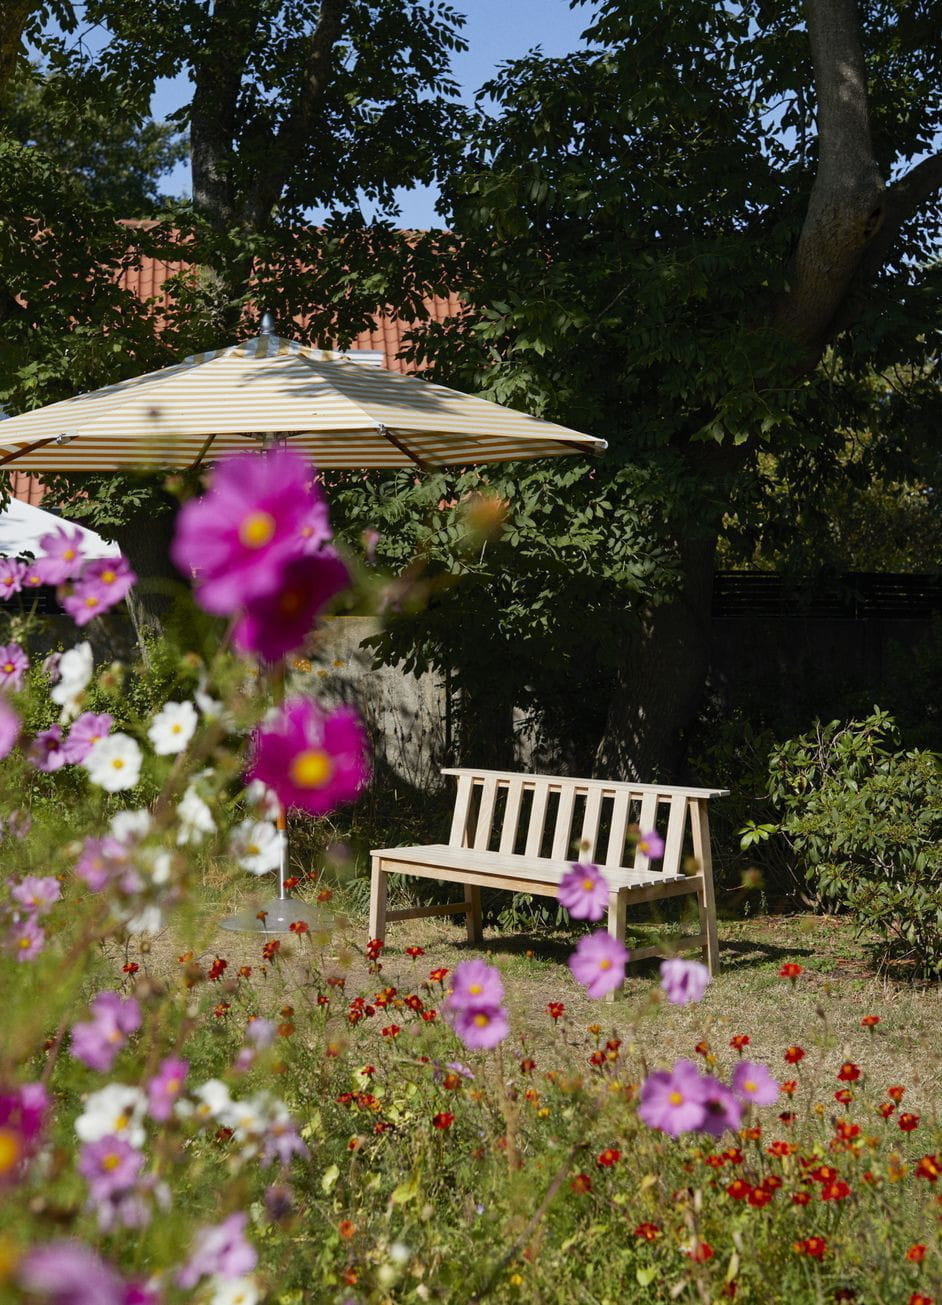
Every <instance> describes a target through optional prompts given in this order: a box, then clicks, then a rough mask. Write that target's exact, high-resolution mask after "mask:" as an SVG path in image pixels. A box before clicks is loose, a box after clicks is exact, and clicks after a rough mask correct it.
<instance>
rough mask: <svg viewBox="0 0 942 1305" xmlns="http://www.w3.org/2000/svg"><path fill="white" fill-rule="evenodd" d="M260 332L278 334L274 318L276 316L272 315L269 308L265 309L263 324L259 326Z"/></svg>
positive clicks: (262, 333)
mask: <svg viewBox="0 0 942 1305" xmlns="http://www.w3.org/2000/svg"><path fill="white" fill-rule="evenodd" d="M258 333H259V335H276V334H277V332H276V330H275V319H274V317H272V315H271V313H270V312H268V310H267V309H266V310H265V312H264V313H262V324H261V326H260V327H259V331H258Z"/></svg>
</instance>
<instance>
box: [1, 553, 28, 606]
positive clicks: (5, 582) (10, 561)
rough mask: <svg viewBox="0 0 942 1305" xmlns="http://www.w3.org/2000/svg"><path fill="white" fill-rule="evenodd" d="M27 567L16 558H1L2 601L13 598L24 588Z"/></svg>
mask: <svg viewBox="0 0 942 1305" xmlns="http://www.w3.org/2000/svg"><path fill="white" fill-rule="evenodd" d="M25 570H26V567H25V566H24V565H23V563H22V562H17V560H16V558H14V557H0V599H3V598H12V596H13V595H14V594H18V593H19V592H20V590H21V589H22V587H23V573H24V571H25Z"/></svg>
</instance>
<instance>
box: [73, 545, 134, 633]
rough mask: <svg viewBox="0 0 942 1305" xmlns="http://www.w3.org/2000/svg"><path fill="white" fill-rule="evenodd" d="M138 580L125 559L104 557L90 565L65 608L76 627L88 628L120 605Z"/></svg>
mask: <svg viewBox="0 0 942 1305" xmlns="http://www.w3.org/2000/svg"><path fill="white" fill-rule="evenodd" d="M136 580H137V576H136V575H135V574H134V572H133V571H132V570H131V568H130V566H129V565H128V562H127V559H126V558H124V557H101V558H97V559H96V560H95V561H94V562H89V563H88V565H87V566H86V567H85V568H84V570H83V571H82V574H81V576H80V577H79V579H78V580H77V581H76V583H75V586H74V588H73V590H72V592H71V593H70V594H67V595H66V597H65V598H63V600H62V606H63V607H64V608H65V610H66V611H67V612H68V614H69V615H70V616H71V618H72V620H73V621H74V622H75V624H76V625H80V626H81V625H88V623H89V621H91V620H93V619H94V618H95V617H96V616H101V614H102V613H103V612H107V610H108V608H109V607H114V605H115V604H116V603H120V602H121V600H122V598H125V597H126V596H127V595H128V593H129V592H130V590H131V588H132V587H133V585H134V583H135V581H136Z"/></svg>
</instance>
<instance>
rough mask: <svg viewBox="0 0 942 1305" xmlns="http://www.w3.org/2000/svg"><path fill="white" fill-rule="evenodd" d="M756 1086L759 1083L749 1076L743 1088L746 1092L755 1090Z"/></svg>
mask: <svg viewBox="0 0 942 1305" xmlns="http://www.w3.org/2000/svg"><path fill="white" fill-rule="evenodd" d="M756 1086H757V1085H756V1084H755V1083H753V1081H752V1079H751V1078H747V1079H746V1081H745V1083H743V1090H744V1091H746V1092H755V1090H756Z"/></svg>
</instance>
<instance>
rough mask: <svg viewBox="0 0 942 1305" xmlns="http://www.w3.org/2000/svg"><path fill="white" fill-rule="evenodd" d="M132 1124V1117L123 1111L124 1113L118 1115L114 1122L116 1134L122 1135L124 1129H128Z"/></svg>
mask: <svg viewBox="0 0 942 1305" xmlns="http://www.w3.org/2000/svg"><path fill="white" fill-rule="evenodd" d="M130 1122H131V1116H130V1115H129V1114H128V1113H127V1111H122V1113H121V1114H120V1115H118V1116H117V1118H116V1119H115V1121H114V1132H116V1133H120V1132H121V1131H122V1130H123V1129H125V1128H127V1126H128V1124H130Z"/></svg>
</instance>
